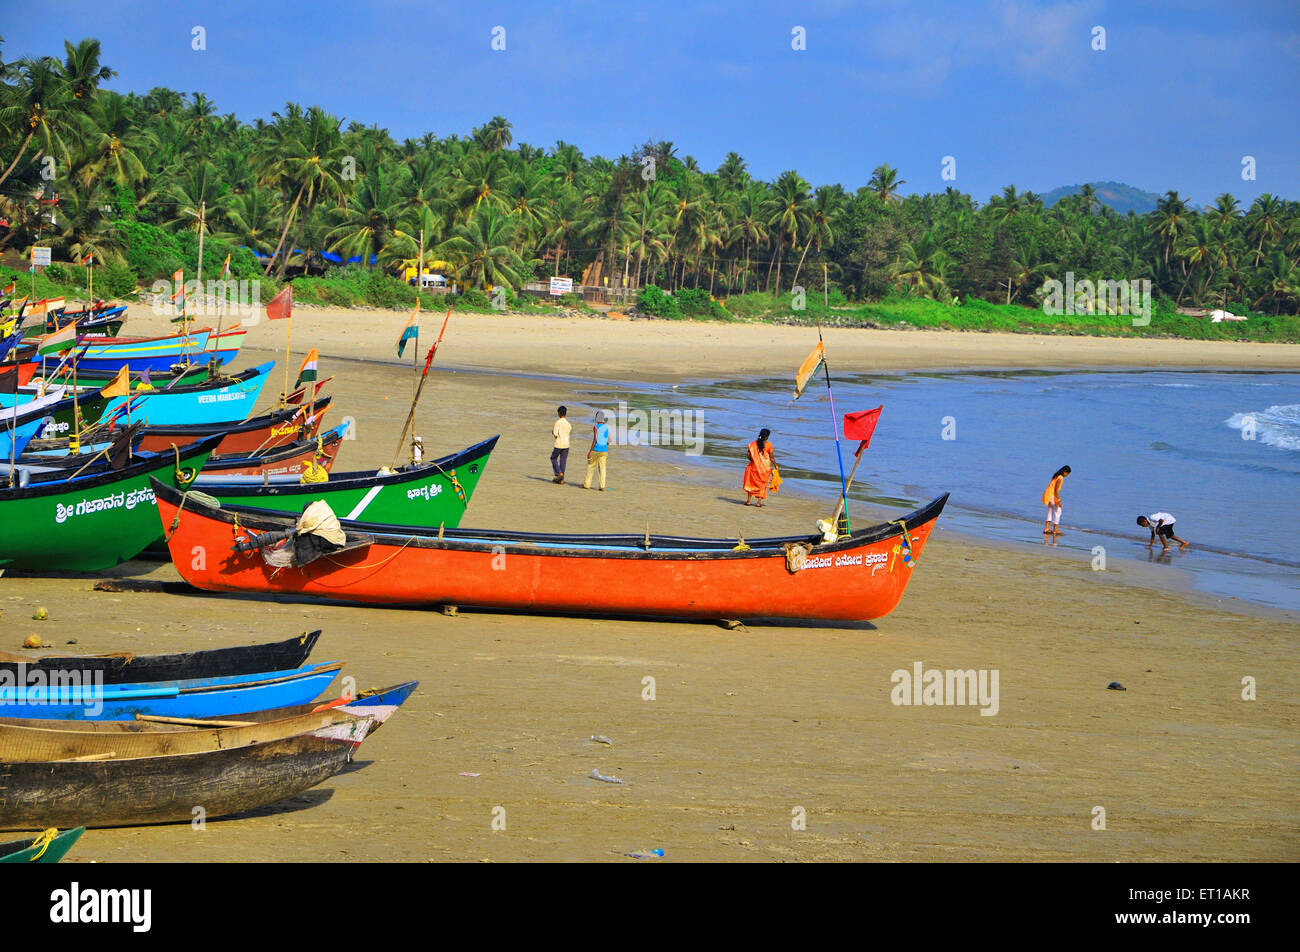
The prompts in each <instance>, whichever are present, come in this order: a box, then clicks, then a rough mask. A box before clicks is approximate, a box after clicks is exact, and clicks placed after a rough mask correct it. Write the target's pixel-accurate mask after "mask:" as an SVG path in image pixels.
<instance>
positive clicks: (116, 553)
mask: <svg viewBox="0 0 1300 952" xmlns="http://www.w3.org/2000/svg"><path fill="white" fill-rule="evenodd" d="M219 441H220V437H213V438H211V439H209V440H205V441H203V442H201V443H193V444H191V445H189V446H186V447H183V448H182V449H180V450H179V451H178V454H179V455H177V454H175V453H166V454H163V453H157V454H152V453H151V454H147V455H144V456H140V457H137V458H136V459H135V460H133V461H131V462H129V463H128V464H127V465H126V466H124V467H123V468H122V469H119V470H113V469H111V468H110V467H109V465H108V464H107V463H106V462H104V461H100V462H96V463H91V464H90V467H89V469H87V471H86V472H85V473H83V474H82V475H80V476H72V475H70V473H69V471H68V470H67V468H65V467H52V468H48V469H47V468H44V467H38V466H27V465H19V466H16V467H15V468H14V470H13V471H12V474H11V471H10V470H9V468H8V461H7V460H5V461H3V462H2V463H0V468H2V469H3V473H4V477H0V526H3V527H4V531H3V532H0V567H2V568H11V569H24V570H29V571H37V572H41V571H45V572H96V571H99V570H100V569H106V568H108V567H109V566H112V565H117V564H118V563H119V562H125V561H126V560H127V559H131V558H134V557H135V556H137V555H139V554H140V553H141V552H142V551H144V548H145V547H146V546H147V545H148V544H149V543H150V542H151V541H153V540H154V539H156V538H157V537H158V522H157V519H158V516H157V514H156V512H155V511H154V494H153V489H152V488H151V484H150V479H151V478H152V477H157V479H158V480H159V481H160V484H162V483H165V484H167V485H172V486H175V485H182V484H183V485H188V484H189V482H191V481H192V480H193V478H194V476H195V474H197V473H198V471H199V470H201V469H202V468H203V464H204V463H205V462H207V459H208V456H209V454H210V453H211V452H212V448H213V447H214V446H216V444H217V443H218V442H219ZM10 475H12V476H13V477H14V478H15V482H16V483H17V485H15V486H12V487H9V486H8V485H7V478H6V477H8V476H10Z"/></svg>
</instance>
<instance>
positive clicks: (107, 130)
mask: <svg viewBox="0 0 1300 952" xmlns="http://www.w3.org/2000/svg"><path fill="white" fill-rule="evenodd" d="M79 119H80V126H81V157H80V162H79V163H78V164H77V166H76V168H74V170H73V178H74V179H75V181H76V182H77V184H78V185H80V186H81V187H82V188H90V187H92V186H94V185H96V184H97V183H99V182H101V181H103V180H104V179H105V178H107V179H111V180H112V181H114V182H116V183H117V184H118V185H130V184H135V183H136V182H142V181H144V179H145V177H146V176H147V174H148V173H147V172H146V171H145V167H144V163H143V162H142V161H140V156H139V154H138V153H139V152H141V151H144V150H146V149H148V148H149V147H150V145H151V144H152V137H151V136H150V135H149V134H148V132H147V131H144V130H141V129H140V127H139V124H138V123H137V122H136V117H135V112H134V110H133V109H132V108H131V104H130V101H129V100H128V99H127V98H126V97H125V96H119V95H117V94H115V93H104V94H101V95H99V96H97V97H95V99H93V100H92V101H91V103H90V108H89V109H88V110H87V112H86V114H85V115H84V116H81V117H79Z"/></svg>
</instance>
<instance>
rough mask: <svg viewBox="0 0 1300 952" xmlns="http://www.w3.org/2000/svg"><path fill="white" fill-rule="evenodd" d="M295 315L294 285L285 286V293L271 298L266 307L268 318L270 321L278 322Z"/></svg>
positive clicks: (282, 292)
mask: <svg viewBox="0 0 1300 952" xmlns="http://www.w3.org/2000/svg"><path fill="white" fill-rule="evenodd" d="M292 315H293V285H292V284H288V285H285V288H284V290H283V291H281V292H280V293H279V294H277V295H276V296H275V297H273V298H271V301H270V303H269V304H267V305H266V316H267V318H268V319H269V320H272V321H278V320H282V319H283V318H286V317H291V316H292Z"/></svg>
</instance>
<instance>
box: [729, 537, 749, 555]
mask: <svg viewBox="0 0 1300 952" xmlns="http://www.w3.org/2000/svg"><path fill="white" fill-rule="evenodd" d="M736 538H737V539H738V540H740V541H738V542H737V543H736V544H735V545H733V546H732V547H731V551H732V552H748V551H749V546H747V545H746V544H745V536H744V533H739V532H738V533H736Z"/></svg>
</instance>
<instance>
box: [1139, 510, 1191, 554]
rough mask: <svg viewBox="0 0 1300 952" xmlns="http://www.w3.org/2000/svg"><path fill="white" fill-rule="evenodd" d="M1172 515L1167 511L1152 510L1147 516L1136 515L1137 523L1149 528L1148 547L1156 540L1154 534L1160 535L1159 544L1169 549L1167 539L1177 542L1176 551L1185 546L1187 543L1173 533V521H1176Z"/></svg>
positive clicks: (1166, 549)
mask: <svg viewBox="0 0 1300 952" xmlns="http://www.w3.org/2000/svg"><path fill="white" fill-rule="evenodd" d="M1177 521H1178V520H1176V519H1175V518H1174V517H1173V516H1171V515H1169V513H1167V512H1153V513H1151V515H1149V516H1138V525H1140V526H1141V527H1142V528H1143V529H1150V530H1151V541H1150V542H1148V543H1147V548H1150V547H1151V546H1152V545H1153V544H1154V543H1155V541H1156V536H1159V537H1160V544H1161V545H1162V546H1164V547H1165V551H1166V552H1168V551H1169V540H1170V539H1173V540H1174V541H1175V542H1177V543H1178V551H1179V552H1181V551H1182V550H1183V549H1185V548H1187V545H1188V543H1187V542H1186V541H1184V540H1183V539H1180V538H1178V536H1176V535H1174V523H1175V522H1177Z"/></svg>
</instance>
